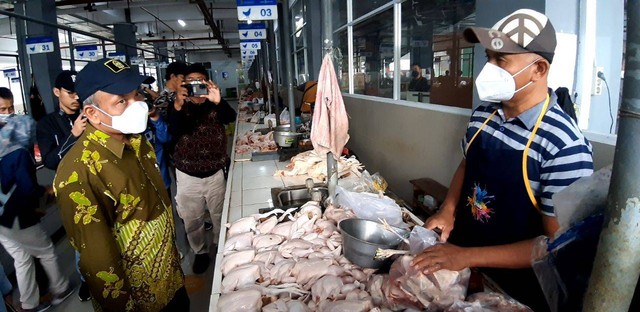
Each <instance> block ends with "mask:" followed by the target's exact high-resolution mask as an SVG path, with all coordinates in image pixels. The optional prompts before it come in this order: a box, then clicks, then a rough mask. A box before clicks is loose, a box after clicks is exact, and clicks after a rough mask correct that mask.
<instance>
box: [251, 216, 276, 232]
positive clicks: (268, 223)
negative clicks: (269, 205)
mask: <svg viewBox="0 0 640 312" xmlns="http://www.w3.org/2000/svg"><path fill="white" fill-rule="evenodd" d="M276 224H278V217H276V216H272V217H270V218H269V219H267V220H265V221H262V222H260V224H258V226H256V229H257V231H258V233H260V234H269V233H271V230H273V228H274V227H275V226H276Z"/></svg>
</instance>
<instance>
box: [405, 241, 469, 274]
mask: <svg viewBox="0 0 640 312" xmlns="http://www.w3.org/2000/svg"><path fill="white" fill-rule="evenodd" d="M470 260H471V258H470V255H469V248H463V247H458V246H455V245H451V244H437V245H435V246H432V247H429V248H427V249H425V250H423V251H422V253H420V254H419V255H417V256H416V257H415V258H414V259H413V260H411V265H413V266H414V267H415V268H416V270H418V271H421V272H422V273H423V274H425V275H426V274H431V273H434V272H436V271H439V270H442V269H445V270H451V271H460V270H462V269H464V268H468V267H470V266H471V262H470Z"/></svg>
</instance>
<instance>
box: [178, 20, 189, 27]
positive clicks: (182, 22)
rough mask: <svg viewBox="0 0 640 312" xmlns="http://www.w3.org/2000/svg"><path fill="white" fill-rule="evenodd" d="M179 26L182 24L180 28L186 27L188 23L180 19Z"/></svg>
mask: <svg viewBox="0 0 640 312" xmlns="http://www.w3.org/2000/svg"><path fill="white" fill-rule="evenodd" d="M178 24H180V26H182V27H184V26H187V23H185V22H184V21H183V20H181V19H179V20H178Z"/></svg>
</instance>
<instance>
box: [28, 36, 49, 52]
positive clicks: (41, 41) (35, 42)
mask: <svg viewBox="0 0 640 312" xmlns="http://www.w3.org/2000/svg"><path fill="white" fill-rule="evenodd" d="M24 41H25V44H26V46H27V54H38V53H49V52H53V50H54V46H53V38H51V37H49V36H40V37H30V38H26V39H25V40H24Z"/></svg>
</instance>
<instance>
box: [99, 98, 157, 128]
mask: <svg viewBox="0 0 640 312" xmlns="http://www.w3.org/2000/svg"><path fill="white" fill-rule="evenodd" d="M94 107H95V109H97V110H99V111H101V112H102V113H103V114H105V115H107V116H109V117H111V125H107V124H105V123H104V122H100V123H101V124H102V125H104V126H106V127H109V128H111V129H114V130H118V131H120V132H122V133H124V134H133V133H142V132H143V131H144V130H145V129H147V118H148V117H149V106H147V103H145V102H142V101H135V102H133V103H131V105H129V106H128V107H127V108H126V109H125V110H124V112H122V114H121V115H119V116H112V115H109V114H108V113H106V112H105V111H103V110H102V109H100V108H99V107H97V106H94Z"/></svg>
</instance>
